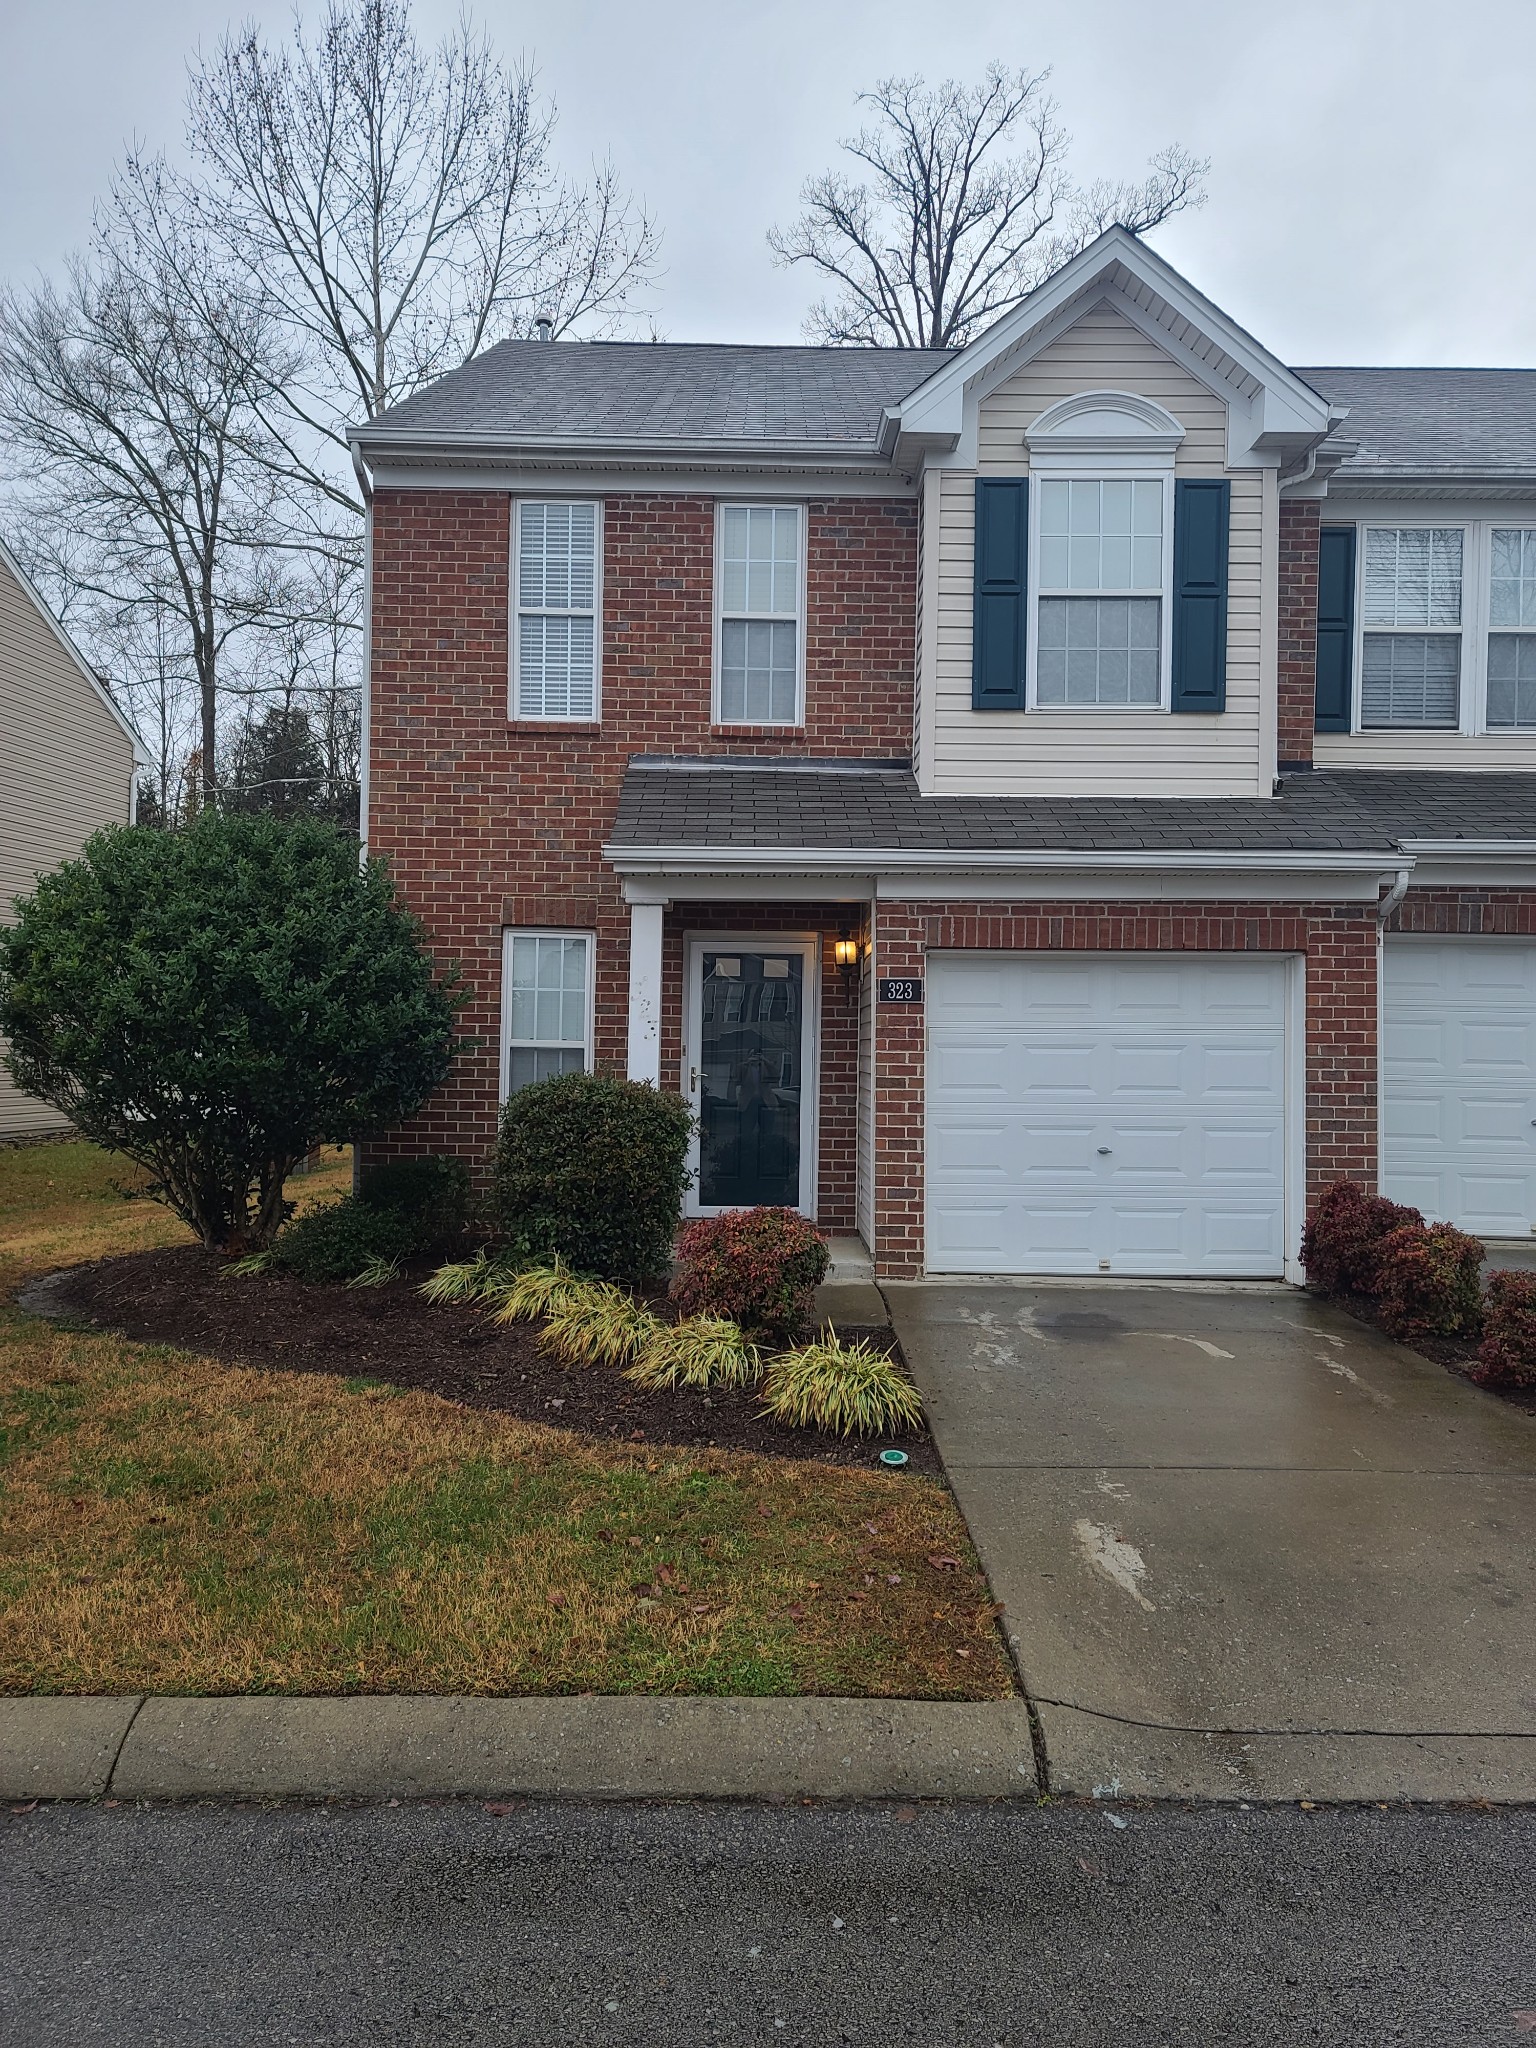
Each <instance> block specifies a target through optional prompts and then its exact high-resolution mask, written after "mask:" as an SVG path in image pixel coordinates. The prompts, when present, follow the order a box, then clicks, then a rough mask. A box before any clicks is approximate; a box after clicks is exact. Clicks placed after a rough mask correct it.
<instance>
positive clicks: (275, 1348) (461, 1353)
mask: <svg viewBox="0 0 1536 2048" xmlns="http://www.w3.org/2000/svg"><path fill="white" fill-rule="evenodd" d="M417 1284H418V1283H417V1281H416V1280H414V1279H404V1280H396V1281H392V1282H391V1283H390V1284H389V1285H388V1286H387V1287H310V1286H306V1285H305V1283H304V1282H303V1281H301V1280H295V1279H294V1278H293V1277H292V1276H291V1275H290V1274H286V1273H267V1274H262V1275H261V1276H260V1277H259V1278H251V1279H237V1278H234V1277H226V1275H225V1268H224V1265H223V1262H222V1261H221V1260H219V1259H216V1258H212V1257H210V1256H209V1254H208V1253H207V1252H204V1251H202V1250H200V1249H198V1248H197V1247H196V1246H194V1245H178V1246H176V1247H174V1248H173V1249H171V1250H166V1251H151V1252H133V1253H131V1254H130V1255H129V1256H128V1257H126V1258H120V1259H103V1260H101V1261H100V1262H99V1263H98V1264H96V1265H92V1266H77V1267H75V1268H74V1269H73V1270H72V1271H71V1272H69V1273H67V1274H61V1275H59V1276H58V1277H57V1278H56V1279H55V1280H53V1281H52V1282H50V1283H49V1288H48V1292H49V1296H50V1299H51V1301H52V1303H53V1304H54V1305H55V1306H56V1307H57V1309H59V1310H60V1311H62V1312H63V1313H64V1314H66V1315H68V1316H69V1317H70V1318H71V1319H72V1320H78V1321H80V1322H83V1323H87V1324H89V1325H91V1326H93V1327H95V1328H98V1329H108V1330H117V1331H120V1332H121V1333H122V1334H123V1335H124V1336H126V1337H133V1338H136V1339H138V1340H140V1341H142V1342H148V1343H158V1344H175V1345H178V1346H180V1347H181V1348H182V1349H183V1350H187V1351H196V1352H200V1353H201V1354H203V1355H204V1356H205V1357H210V1358H221V1359H223V1360H225V1361H226V1362H227V1363H229V1364H231V1365H247V1366H257V1367H262V1366H265V1367H269V1368H279V1369H281V1370H282V1371H284V1372H318V1373H331V1374H334V1375H336V1376H337V1377H339V1378H342V1379H372V1380H383V1381H387V1382H388V1383H389V1384H391V1385H393V1386H399V1387H414V1388H419V1389H421V1390H422V1391H424V1392H426V1393H429V1394H440V1395H442V1396H443V1397H444V1398H445V1399H447V1400H450V1401H460V1402H462V1403H463V1404H464V1405H465V1406H466V1407H469V1408H499V1409H502V1410H505V1411H506V1412H508V1413H510V1414H513V1415H519V1416H521V1417H522V1418H523V1419H524V1420H525V1421H529V1422H548V1423H553V1424H555V1425H557V1426H558V1427H560V1428H562V1429H574V1430H580V1431H581V1432H582V1433H583V1434H584V1435H586V1436H592V1437H598V1438H601V1439H603V1440H604V1441H616V1442H625V1443H656V1444H675V1445H680V1446H683V1447H685V1448H688V1449H693V1450H711V1449H712V1450H723V1451H755V1452H760V1453H766V1454H768V1455H769V1456H772V1457H778V1458H811V1459H818V1460H820V1461H821V1462H822V1463H824V1464H831V1465H861V1466H864V1467H866V1468H868V1467H870V1466H872V1465H874V1464H875V1462H876V1457H877V1454H878V1452H879V1451H880V1450H881V1449H882V1448H883V1447H884V1446H885V1445H887V1444H889V1443H899V1447H900V1448H901V1449H902V1450H904V1451H905V1452H906V1453H907V1455H908V1457H909V1458H910V1460H911V1465H910V1466H909V1468H908V1469H909V1470H913V1471H918V1472H924V1473H927V1474H929V1475H930V1476H931V1477H934V1478H940V1479H942V1477H943V1467H942V1465H941V1464H940V1463H939V1459H938V1454H937V1452H936V1451H935V1450H934V1448H933V1444H932V1442H931V1440H930V1439H929V1438H928V1437H927V1436H917V1437H902V1438H900V1439H895V1438H882V1439H881V1440H880V1441H879V1442H869V1441H860V1440H855V1441H854V1442H852V1443H848V1442H844V1441H842V1440H841V1439H838V1438H830V1437H824V1436H819V1435H817V1434H815V1433H814V1432H810V1431H804V1430H794V1429H786V1428H784V1427H783V1426H782V1425H781V1424H779V1423H777V1422H774V1421H773V1420H771V1418H769V1417H768V1416H766V1415H764V1414H762V1413H761V1411H760V1410H759V1408H758V1405H757V1401H756V1399H755V1397H754V1396H753V1395H751V1394H748V1393H739V1392H736V1391H734V1390H732V1389H729V1388H716V1389H715V1390H714V1391H713V1392H712V1393H709V1394H702V1393H695V1392H692V1391H691V1390H684V1391H681V1392H678V1393H645V1392H643V1391H642V1390H641V1389H640V1388H639V1387H635V1386H631V1385H630V1383H629V1382H628V1381H627V1380H626V1379H625V1378H624V1377H623V1375H622V1374H621V1373H620V1372H618V1371H616V1370H614V1369H611V1368H604V1367H601V1366H576V1367H565V1366H562V1365H560V1364H559V1363H558V1362H557V1361H556V1360H554V1359H552V1358H551V1357H550V1356H549V1354H548V1353H547V1352H546V1351H545V1350H544V1348H543V1347H542V1346H541V1344H540V1343H539V1341H538V1327H537V1326H536V1325H533V1324H527V1323H515V1324H512V1325H510V1326H505V1327H502V1326H498V1325H496V1324H493V1323H491V1322H490V1321H489V1320H488V1319H487V1318H486V1317H485V1316H484V1315H483V1314H482V1313H481V1312H480V1311H479V1310H477V1309H474V1308H464V1307H434V1306H433V1305H432V1304H430V1303H428V1302H425V1301H423V1300H422V1298H421V1296H420V1294H419V1293H418V1292H417ZM841 1334H842V1335H843V1337H844V1338H849V1339H851V1338H855V1337H869V1338H872V1339H874V1340H875V1341H876V1342H878V1343H879V1344H880V1346H881V1348H882V1349H884V1350H886V1351H889V1352H890V1353H891V1354H892V1355H893V1356H899V1355H900V1353H899V1347H898V1346H897V1343H896V1338H895V1332H894V1331H892V1330H891V1329H890V1328H889V1327H888V1326H886V1327H884V1328H881V1329H867V1328H862V1327H860V1328H853V1327H844V1328H843V1329H842V1331H841Z"/></svg>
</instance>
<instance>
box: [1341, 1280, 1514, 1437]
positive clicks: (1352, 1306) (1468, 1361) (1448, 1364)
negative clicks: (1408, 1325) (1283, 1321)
mask: <svg viewBox="0 0 1536 2048" xmlns="http://www.w3.org/2000/svg"><path fill="white" fill-rule="evenodd" d="M1320 1299H1323V1300H1330V1301H1332V1303H1333V1305H1334V1306H1335V1308H1341V1309H1343V1310H1344V1312H1345V1314H1346V1315H1351V1316H1353V1317H1354V1319H1355V1321H1356V1322H1357V1323H1364V1324H1365V1326H1366V1328H1367V1329H1369V1330H1376V1331H1379V1332H1380V1334H1381V1335H1382V1336H1383V1337H1386V1336H1388V1332H1387V1331H1385V1330H1383V1329H1382V1327H1381V1317H1380V1316H1379V1315H1378V1314H1377V1312H1376V1299H1375V1296H1374V1295H1370V1294H1334V1295H1324V1296H1321V1297H1320ZM1389 1341H1391V1342H1393V1343H1396V1342H1398V1341H1399V1340H1398V1339H1397V1338H1391V1339H1390V1340H1389ZM1408 1349H1409V1350H1410V1351H1417V1352H1418V1354H1419V1356H1420V1357H1421V1358H1427V1359H1428V1360H1429V1361H1430V1363H1431V1364H1432V1365H1443V1366H1444V1367H1445V1369H1446V1371H1447V1372H1453V1373H1455V1375H1456V1377H1457V1378H1458V1379H1462V1380H1465V1381H1466V1382H1467V1384H1468V1385H1469V1386H1474V1387H1476V1388H1477V1390H1478V1392H1479V1393H1480V1394H1492V1395H1494V1396H1495V1397H1496V1398H1497V1399H1498V1400H1500V1401H1507V1402H1508V1404H1509V1406H1510V1407H1511V1408H1519V1409H1521V1410H1522V1411H1523V1412H1524V1413H1525V1414H1527V1415H1536V1387H1490V1386H1485V1385H1484V1384H1483V1383H1482V1381H1480V1380H1477V1379H1474V1378H1473V1376H1472V1370H1471V1368H1472V1367H1473V1366H1475V1365H1476V1364H1477V1342H1476V1339H1472V1340H1470V1341H1469V1340H1468V1339H1467V1338H1465V1337H1416V1338H1415V1339H1414V1341H1413V1342H1412V1343H1411V1344H1409V1345H1408Z"/></svg>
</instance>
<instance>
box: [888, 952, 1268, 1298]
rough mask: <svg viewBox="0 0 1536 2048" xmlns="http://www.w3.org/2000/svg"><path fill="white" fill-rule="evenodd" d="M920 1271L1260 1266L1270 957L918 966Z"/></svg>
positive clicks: (1045, 958)
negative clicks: (924, 1214) (923, 1232)
mask: <svg viewBox="0 0 1536 2048" xmlns="http://www.w3.org/2000/svg"><path fill="white" fill-rule="evenodd" d="M927 993H928V1004H929V1011H928V1048H929V1049H928V1096H927V1111H928V1114H927V1126H928V1137H927V1181H928V1250H927V1265H928V1269H929V1270H930V1271H931V1272H938V1273H945V1272H948V1273H1106V1272H1107V1273H1147V1274H1199V1273H1225V1274H1236V1275H1249V1276H1258V1275H1277V1274H1279V1273H1280V1272H1281V1271H1282V1270H1283V1262H1284V1157H1285V1006H1286V965H1285V962H1284V961H1282V960H1276V959H1257V958H1252V957H1244V958H1241V959H1234V958H1232V957H1231V956H1230V955H1229V956H1226V957H1222V958H1213V957H1211V956H1209V955H1198V956H1191V955H1187V954H1186V955H1182V956H1178V955H1170V954H1131V953H1076V954H1061V953H1056V954H1051V953H955V954H949V955H939V954H930V955H929V957H928V991H927Z"/></svg>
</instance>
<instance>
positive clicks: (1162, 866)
mask: <svg viewBox="0 0 1536 2048" xmlns="http://www.w3.org/2000/svg"><path fill="white" fill-rule="evenodd" d="M603 858H604V859H605V860H606V861H608V862H609V863H610V864H611V866H612V867H613V868H614V870H615V872H616V873H618V874H621V875H667V874H676V875H693V874H711V875H721V874H750V875H774V874H784V873H790V874H804V873H829V874H858V875H885V874H914V873H928V872H935V873H946V872H947V873H957V874H958V873H965V872H969V871H972V870H980V871H982V872H985V873H988V874H999V873H1007V872H1008V871H1009V870H1017V869H1020V868H1044V869H1078V870H1081V869H1100V870H1103V871H1105V872H1109V873H1122V874H1123V873H1137V872H1147V871H1151V872H1154V873H1155V872H1157V871H1159V870H1164V871H1167V870H1172V871H1174V872H1177V873H1193V874H1202V873H1212V872H1215V873H1226V874H1230V873H1232V872H1233V871H1234V870H1235V871H1237V872H1239V873H1250V872H1251V873H1256V874H1262V873H1282V874H1285V873H1295V874H1346V875H1367V874H1371V873H1375V874H1378V875H1381V876H1383V877H1384V878H1385V876H1387V875H1396V874H1399V873H1403V872H1406V870H1404V869H1403V868H1402V865H1401V863H1400V862H1399V860H1398V859H1397V857H1396V856H1395V855H1394V854H1391V853H1384V852H1376V853H1357V852H1340V851H1337V850H1333V849H1330V850H1328V851H1324V852H1319V853H1307V852H1304V851H1301V850H1299V849H1297V848H1293V847H1286V848H1282V849H1278V850H1274V851H1253V850H1251V849H1250V850H1249V851H1247V852H1225V853H1210V852H1206V851H1203V850H1202V851H1198V852H1195V851H1189V850H1187V849H1184V850H1179V851H1172V852H1166V851H1156V852H1149V851H1147V850H1145V849H1139V848H1138V849H1136V850H1135V851H1129V852H1126V851H1121V850H1118V849H1116V850H1103V849H1095V848H1092V847H1079V848H1068V847H1059V846H1049V847H1017V848H1010V849H1008V850H1006V851H1003V852H999V851H996V850H994V849H986V850H982V851H979V852H968V851H966V850H965V849H964V848H960V847H951V848H947V849H945V850H943V851H934V850H932V849H929V848H924V849H922V850H921V851H917V852H912V853H902V852H899V851H896V850H894V849H892V848H888V847H881V848H879V849H878V850H873V851H872V850H871V849H870V848H868V847H863V848H860V847H845V846H837V847H815V846H788V847H784V846H777V847H755V846H752V847H748V846H611V845H610V846H605V847H604V848H603ZM1410 867H1411V863H1410Z"/></svg>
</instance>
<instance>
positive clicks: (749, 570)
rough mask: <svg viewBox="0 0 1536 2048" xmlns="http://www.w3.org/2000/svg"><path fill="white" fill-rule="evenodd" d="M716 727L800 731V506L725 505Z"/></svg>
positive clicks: (721, 538) (720, 552) (722, 514)
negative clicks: (797, 728) (796, 727)
mask: <svg viewBox="0 0 1536 2048" xmlns="http://www.w3.org/2000/svg"><path fill="white" fill-rule="evenodd" d="M718 558H719V575H718V578H717V589H718V592H719V598H718V613H717V617H716V630H715V645H716V650H717V652H716V663H717V669H718V676H717V686H716V705H715V717H716V720H717V722H718V723H719V724H721V725H798V724H799V723H800V671H801V661H802V657H803V651H804V650H803V644H802V643H803V631H802V619H801V610H802V597H801V593H802V591H803V588H804V579H803V576H802V542H801V517H800V507H799V506H798V505H722V506H721V508H720V527H719V540H718Z"/></svg>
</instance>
